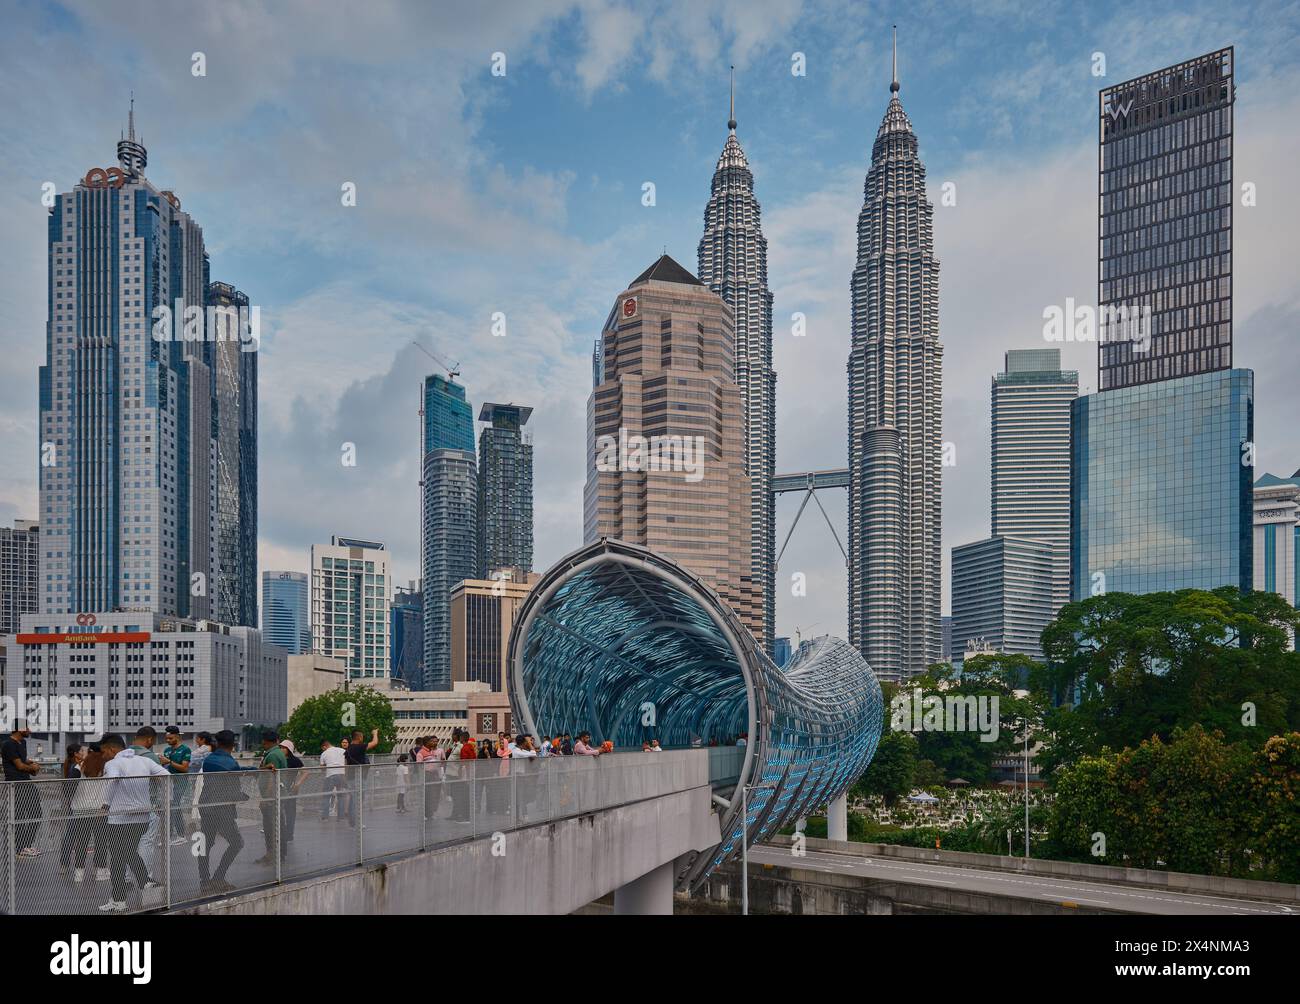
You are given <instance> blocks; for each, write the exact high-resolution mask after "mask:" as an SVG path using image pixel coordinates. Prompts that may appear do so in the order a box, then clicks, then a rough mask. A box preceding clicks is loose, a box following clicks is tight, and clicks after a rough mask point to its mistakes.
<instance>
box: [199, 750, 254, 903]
mask: <svg viewBox="0 0 1300 1004" xmlns="http://www.w3.org/2000/svg"><path fill="white" fill-rule="evenodd" d="M212 746H213V749H212V750H211V751H210V752H209V753H208V754H207V755H206V756H205V757H204V758H203V767H202V771H203V786H202V789H201V790H200V792H199V829H200V831H201V832H202V833H203V845H202V847H201V848H200V850H201V851H202V853H201V854H199V892H200V893H201V894H202V895H205V896H211V895H217V894H220V893H227V892H230V891H231V890H233V889H234V886H233V885H231V884H230V883H229V882H227V881H226V872H228V871H229V870H230V866H231V864H233V863H234V860H235V858H236V857H238V856H239V852H240V851H242V850H243V849H244V838H243V837H242V836H240V834H239V821H238V819H237V818H236V813H237V812H238V808H239V803H240V802H243V801H245V799H246V796H245V795H244V792H243V785H242V784H241V783H240V780H239V773H240V771H241V770H244V769H245V768H241V767H240V766H239V764H237V763H236V762H235V755H234V749H235V733H233V732H231V731H230V729H222V730H221V731H220V732H218V733H217V734H216V735H215V736H213V737H212ZM218 837H220V838H221V839H222V840H224V841H225V842H226V850H225V853H224V854H222V855H221V860H220V861H219V862H218V863H217V870H216V872H215V873H209V871H208V861H209V856H210V855H211V854H212V851H213V848H215V847H216V845H217V838H218Z"/></svg>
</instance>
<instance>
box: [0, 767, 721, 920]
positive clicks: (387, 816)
mask: <svg viewBox="0 0 1300 1004" xmlns="http://www.w3.org/2000/svg"><path fill="white" fill-rule="evenodd" d="M697 756H698V754H697ZM405 767H406V769H405V770H403V769H402V767H401V765H398V764H396V763H382V764H370V765H367V766H364V767H347V768H325V767H305V768H302V769H300V770H283V771H269V770H240V771H229V772H224V771H223V772H214V773H201V774H198V775H195V776H193V777H190V776H186V775H174V776H167V777H146V778H130V779H115V780H112V781H106V780H104V779H102V778H82V779H78V780H72V781H64V780H61V779H53V780H45V779H33V780H30V781H9V782H3V783H0V837H3V842H4V848H3V854H2V855H0V910H3V911H4V912H6V913H9V914H84V913H96V912H100V911H101V910H102V911H103V912H139V911H145V910H157V909H164V908H168V907H174V906H177V905H181V904H185V903H189V902H194V901H197V900H201V899H206V898H209V897H214V896H221V895H228V894H230V893H232V892H237V891H242V890H248V889H254V888H257V887H259V886H265V885H268V884H273V883H276V882H284V881H288V880H291V879H296V878H302V877H305V876H309V875H312V874H317V873H321V872H328V871H333V870H337V869H340V868H345V867H348V866H351V865H356V864H360V863H364V862H366V861H371V860H375V859H377V858H383V857H386V856H390V855H394V854H403V853H409V852H412V851H417V850H421V849H424V848H430V847H436V846H438V845H441V844H447V843H454V842H457V841H461V840H469V839H473V838H476V837H482V836H487V835H491V834H493V833H496V832H507V831H509V830H514V829H518V828H520V827H525V826H531V825H534V824H537V823H542V822H546V821H549V820H554V819H562V818H565V817H569V816H575V815H580V814H582V813H587V812H592V811H595V810H598V809H602V808H609V807H612V806H615V805H620V804H624V803H628V802H635V801H639V800H641V799H645V798H652V797H656V796H659V795H664V794H669V793H671V792H674V791H681V790H684V789H686V788H688V787H693V786H697V785H702V784H705V783H707V780H706V774H705V770H706V765H705V763H704V762H703V761H702V760H695V761H694V762H692V758H691V757H690V755H689V753H687V751H676V752H673V751H670V752H668V753H664V754H657V755H654V756H651V755H648V754H641V753H628V754H612V755H607V756H603V757H599V758H597V757H551V758H547V759H538V760H466V761H449V762H446V763H431V764H407V765H405ZM113 785H131V786H134V788H133V795H132V798H131V799H130V801H132V802H133V803H134V805H135V809H134V811H130V812H125V811H123V812H114V813H110V812H108V811H105V809H104V806H105V804H106V803H109V802H110V790H109V789H110V786H113ZM146 806H147V807H146ZM114 808H117V805H116V804H115V806H114Z"/></svg>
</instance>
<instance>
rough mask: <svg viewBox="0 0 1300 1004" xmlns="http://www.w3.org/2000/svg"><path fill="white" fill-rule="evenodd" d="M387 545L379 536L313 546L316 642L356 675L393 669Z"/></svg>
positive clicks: (380, 674)
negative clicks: (372, 538)
mask: <svg viewBox="0 0 1300 1004" xmlns="http://www.w3.org/2000/svg"><path fill="white" fill-rule="evenodd" d="M389 589H390V581H389V577H388V551H387V550H386V549H385V548H384V545H383V544H382V543H380V542H379V541H374V540H358V539H356V538H354V537H339V536H334V537H331V538H330V542H329V543H328V544H313V545H312V546H311V648H312V651H313V652H315V653H316V654H318V655H323V656H326V657H328V658H331V659H338V660H339V661H340V662H342V663H343V664H344V665H345V666H347V667H348V673H349V675H350V676H351V677H352V678H353V679H357V678H370V677H383V678H387V677H388V675H389V665H388V655H389V650H388V597H389Z"/></svg>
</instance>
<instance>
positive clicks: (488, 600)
mask: <svg viewBox="0 0 1300 1004" xmlns="http://www.w3.org/2000/svg"><path fill="white" fill-rule="evenodd" d="M492 572H493V573H494V574H493V575H491V576H490V577H489V578H486V579H467V580H466V581H464V582H458V583H456V585H455V586H454V587H453V588H452V591H451V678H452V682H453V683H462V682H464V681H471V682H478V683H486V684H487V685H488V686H489V687H490V688H491V689H492V690H493V691H494V692H496V693H506V692H507V686H508V681H509V675H510V673H509V669H508V667H507V666H506V648H507V646H508V643H509V641H510V629H511V628H512V627H513V626H514V623H515V613H516V612H517V611H518V610H519V608H520V607H521V606H522V605H523V602H524V600H525V598H527V596H528V591H529V590H530V589H531V588H532V587H533V583H535V582H536V581H537V580H538V578H539V576H538V575H537V573H536V572H528V573H522V574H521V573H518V572H517V571H516V570H513V569H508V568H506V569H492ZM516 574H519V575H520V577H519V578H515V577H514V576H515V575H516Z"/></svg>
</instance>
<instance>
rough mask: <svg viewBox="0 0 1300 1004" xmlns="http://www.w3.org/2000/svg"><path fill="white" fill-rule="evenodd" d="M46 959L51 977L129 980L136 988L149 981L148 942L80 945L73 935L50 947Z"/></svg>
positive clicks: (150, 950)
mask: <svg viewBox="0 0 1300 1004" xmlns="http://www.w3.org/2000/svg"><path fill="white" fill-rule="evenodd" d="M50 955H51V958H50V972H51V973H53V974H54V975H55V976H130V977H131V982H132V983H135V984H136V985H138V986H143V985H144V984H146V983H148V982H149V981H150V980H151V979H152V978H153V942H151V941H82V940H81V937H80V935H76V934H74V935H72V937H71V938H69V939H68V940H67V941H56V942H54V943H53V944H52V945H50Z"/></svg>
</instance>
